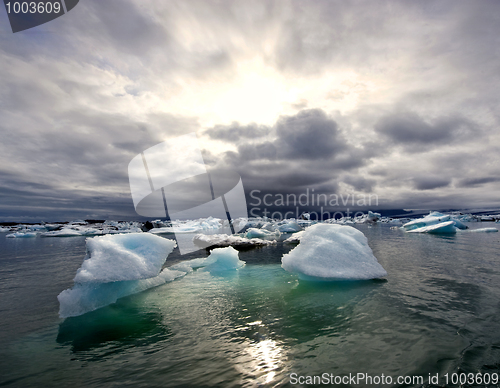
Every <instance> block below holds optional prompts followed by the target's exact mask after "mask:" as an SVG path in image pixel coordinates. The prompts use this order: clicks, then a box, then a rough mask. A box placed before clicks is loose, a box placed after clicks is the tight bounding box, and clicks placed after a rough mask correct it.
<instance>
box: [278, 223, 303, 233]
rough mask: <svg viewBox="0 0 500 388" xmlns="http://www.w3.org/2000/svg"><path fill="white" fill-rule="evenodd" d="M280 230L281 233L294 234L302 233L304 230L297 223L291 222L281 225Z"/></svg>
mask: <svg viewBox="0 0 500 388" xmlns="http://www.w3.org/2000/svg"><path fill="white" fill-rule="evenodd" d="M278 230H279V231H280V232H281V233H294V232H300V231H301V230H302V228H301V227H300V225H299V224H297V223H296V222H295V221H289V222H287V223H285V224H283V225H279V226H278Z"/></svg>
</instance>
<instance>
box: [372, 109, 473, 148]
mask: <svg viewBox="0 0 500 388" xmlns="http://www.w3.org/2000/svg"><path fill="white" fill-rule="evenodd" d="M375 131H377V132H378V133H380V134H382V135H385V136H387V137H388V138H389V139H391V140H392V141H393V142H394V143H395V144H403V145H406V146H410V147H411V146H419V148H418V149H419V150H422V149H423V148H421V147H422V146H430V147H432V146H433V145H440V144H449V143H452V142H454V141H457V140H459V139H463V138H466V137H467V136H470V135H471V134H472V133H473V132H474V130H473V126H472V124H471V123H470V122H469V121H468V120H466V119H463V118H441V119H438V120H433V121H432V123H429V122H426V121H425V120H423V119H422V118H421V117H420V116H418V115H417V114H415V113H412V112H405V113H396V114H394V115H389V116H385V117H383V118H381V119H380V120H379V121H378V123H377V124H376V125H375Z"/></svg>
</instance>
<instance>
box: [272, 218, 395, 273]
mask: <svg viewBox="0 0 500 388" xmlns="http://www.w3.org/2000/svg"><path fill="white" fill-rule="evenodd" d="M281 262H282V267H283V268H284V269H285V270H286V271H289V272H294V273H297V274H299V278H301V279H306V280H365V279H375V278H381V277H384V276H386V275H387V272H386V271H385V270H384V268H382V266H381V265H380V264H379V263H378V261H377V259H376V257H375V256H374V255H373V252H372V250H371V249H370V247H369V246H368V240H367V239H366V237H365V235H364V234H363V233H362V232H360V231H359V230H357V229H355V228H353V227H350V226H341V225H332V224H316V225H313V226H311V227H309V228H308V229H306V230H305V231H304V232H303V234H302V236H301V238H300V244H299V245H298V246H297V247H295V248H294V249H292V250H291V251H290V253H288V254H285V255H283V257H282V259H281Z"/></svg>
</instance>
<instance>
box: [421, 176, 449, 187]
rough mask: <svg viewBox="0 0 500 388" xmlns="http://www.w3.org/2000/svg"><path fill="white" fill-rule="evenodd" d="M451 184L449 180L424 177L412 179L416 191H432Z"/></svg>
mask: <svg viewBox="0 0 500 388" xmlns="http://www.w3.org/2000/svg"><path fill="white" fill-rule="evenodd" d="M450 183H451V179H450V178H445V177H435V176H434V177H433V176H425V177H418V178H413V186H414V187H415V189H417V190H433V189H437V188H440V187H447V186H449V184H450Z"/></svg>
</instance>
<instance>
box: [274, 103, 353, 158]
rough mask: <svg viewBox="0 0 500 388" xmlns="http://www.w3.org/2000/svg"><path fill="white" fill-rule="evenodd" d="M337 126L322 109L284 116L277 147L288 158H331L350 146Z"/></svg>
mask: <svg viewBox="0 0 500 388" xmlns="http://www.w3.org/2000/svg"><path fill="white" fill-rule="evenodd" d="M337 127H338V126H337V123H336V122H335V121H334V120H332V119H330V118H328V116H327V115H326V113H325V112H323V111H322V110H321V109H309V110H303V111H300V112H299V113H298V114H297V115H295V116H285V117H280V119H279V120H278V122H277V123H276V133H277V135H278V140H277V144H276V146H277V147H279V151H280V154H281V155H282V156H283V157H284V158H287V159H328V158H330V157H332V156H334V155H335V154H336V153H339V152H341V151H342V150H344V149H345V148H346V147H347V145H346V143H345V140H344V139H343V138H342V136H341V135H340V133H339V130H338V128H337Z"/></svg>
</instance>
